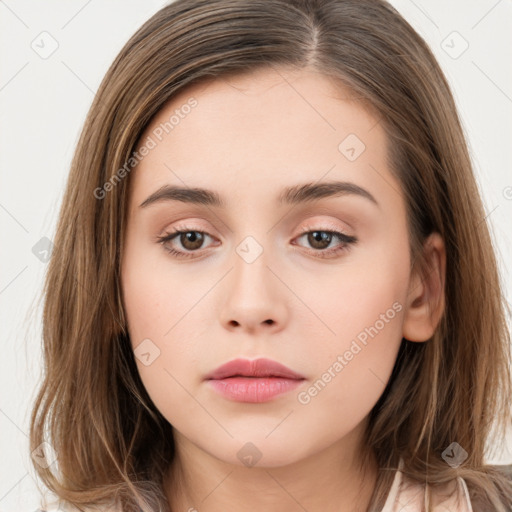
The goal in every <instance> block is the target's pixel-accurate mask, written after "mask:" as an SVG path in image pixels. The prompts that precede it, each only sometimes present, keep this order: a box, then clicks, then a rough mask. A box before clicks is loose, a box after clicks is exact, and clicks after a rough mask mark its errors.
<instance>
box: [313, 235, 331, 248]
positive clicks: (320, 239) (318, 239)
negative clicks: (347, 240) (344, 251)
mask: <svg viewBox="0 0 512 512" xmlns="http://www.w3.org/2000/svg"><path fill="white" fill-rule="evenodd" d="M307 235H308V243H309V244H311V247H313V248H314V249H327V247H329V244H330V243H331V240H332V238H333V237H332V234H331V233H329V232H327V231H310V232H309V233H307Z"/></svg>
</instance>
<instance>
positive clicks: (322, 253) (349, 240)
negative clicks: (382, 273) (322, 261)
mask: <svg viewBox="0 0 512 512" xmlns="http://www.w3.org/2000/svg"><path fill="white" fill-rule="evenodd" d="M315 232H319V233H328V234H329V235H334V237H336V238H338V239H339V240H340V241H341V242H342V244H341V246H340V247H338V248H336V249H317V250H315V249H312V250H311V251H313V252H314V253H315V254H316V255H318V256H319V257H320V258H331V257H335V256H337V255H338V254H341V253H343V252H345V251H348V250H349V249H350V246H351V245H353V244H355V243H356V242H357V238H356V237H354V236H351V235H346V234H345V233H341V232H339V231H333V230H332V229H322V228H315V229H308V230H307V231H303V232H302V233H301V234H300V235H298V237H296V238H301V237H303V236H305V235H308V234H310V233H315ZM184 233H201V234H202V235H207V236H210V235H208V233H206V232H204V231H200V230H197V229H193V228H187V227H186V226H183V227H182V228H180V229H175V230H173V231H172V232H171V233H166V234H165V235H164V236H160V237H158V238H157V242H158V243H160V244H162V246H163V248H164V250H165V251H166V252H168V253H169V254H170V255H171V256H173V257H176V258H195V257H197V256H195V253H196V252H198V251H192V252H183V251H177V250H176V249H173V248H170V247H167V246H166V245H165V244H166V243H167V242H170V241H172V240H173V239H174V238H176V237H178V236H179V235H182V234H184Z"/></svg>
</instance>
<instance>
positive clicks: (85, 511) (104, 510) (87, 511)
mask: <svg viewBox="0 0 512 512" xmlns="http://www.w3.org/2000/svg"><path fill="white" fill-rule="evenodd" d="M35 512H120V510H119V508H116V507H107V506H104V507H95V508H89V507H81V508H77V507H74V506H73V505H70V504H69V503H66V502H63V501H53V502H51V503H49V502H46V503H45V504H44V506H42V507H41V508H38V509H37V510H36V511H35Z"/></svg>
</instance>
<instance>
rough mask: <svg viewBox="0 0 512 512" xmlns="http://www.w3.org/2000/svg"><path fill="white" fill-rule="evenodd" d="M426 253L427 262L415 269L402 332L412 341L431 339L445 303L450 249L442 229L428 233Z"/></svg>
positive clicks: (410, 284)
mask: <svg viewBox="0 0 512 512" xmlns="http://www.w3.org/2000/svg"><path fill="white" fill-rule="evenodd" d="M423 253H424V257H425V261H426V263H427V264H426V266H425V268H422V269H421V270H416V269H413V272H412V275H411V279H410V283H409V290H408V295H407V302H406V308H405V314H404V323H403V328H402V329H403V331H402V336H403V337H404V338H405V339H407V340H409V341H419V342H421V341H427V340H429V339H430V338H431V337H432V335H433V334H434V331H435V329H436V327H437V325H438V323H439V321H440V320H441V317H442V314H443V311H444V307H445V301H444V285H445V272H446V250H445V246H444V242H443V239H442V237H441V235H440V234H439V233H432V234H431V235H429V236H428V238H427V239H426V241H425V243H424V245H423ZM419 268H421V265H419Z"/></svg>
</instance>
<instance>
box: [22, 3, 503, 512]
mask: <svg viewBox="0 0 512 512" xmlns="http://www.w3.org/2000/svg"><path fill="white" fill-rule="evenodd" d="M270 66H272V67H274V68H275V69H279V67H280V66H283V67H292V68H294V69H301V68H305V67H308V68H310V69H314V70H316V71H317V72H320V73H322V74H323V75H324V76H326V77H330V78H332V79H334V80H337V81H339V83H340V84H343V85H344V86H345V87H348V88H349V89H350V90H351V91H352V92H353V93H354V94H355V96H356V97H357V98H358V99H359V100H360V101H361V102H362V104H364V105H365V106H367V107H368V108H372V109H373V110H374V112H377V113H378V116H379V119H380V122H381V123H382V126H383V127H385V130H386V133H387V136H388V141H389V158H390V165H391V168H392V170H393V172H394V173H395V174H396V176H397V178H398V179H399V182H400V183H401V185H402V188H403V191H404V194H405V197H406V199H407V212H408V223H409V232H410V233H409V234H410V241H411V254H412V256H413V260H412V261H413V262H414V263H415V265H418V268H423V267H424V261H423V260H422V242H423V241H424V240H425V237H426V236H427V235H428V234H429V233H431V232H433V231H436V232H438V233H440V234H441V236H442V238H443V239H444V242H445V246H446V253H447V268H446V281H445V304H446V306H445V312H444V315H443V317H442V319H441V321H440V323H439V325H438V328H437V330H436V332H435V334H434V336H433V337H432V339H431V340H429V341H428V342H426V343H411V342H409V341H408V340H405V339H403V340H402V344H401V348H400V351H399V355H398V358H397V361H396V364H395V367H394V370H393V374H392V377H391V379H390V381H389V383H388V385H387V387H386V389H385V391H384V393H383V395H382V396H381V398H380V399H379V401H378V403H377V404H376V405H375V407H374V408H373V410H372V411H371V413H370V422H369V426H368V430H367V444H368V446H369V447H370V448H371V449H373V451H374V453H375V455H376V457H377V461H378V464H379V468H380V474H379V478H378V481H377V486H376V488H375V491H374V494H373V497H372V504H371V506H370V510H372V511H374V510H380V507H381V506H382V505H383V503H384V501H385V498H386V493H387V492H388V490H389V487H390V483H391V478H392V477H393V471H390V470H393V469H396V468H397V466H398V461H399V459H400V458H401V459H403V461H404V473H405V474H407V475H408V476H409V477H411V478H414V479H417V480H418V481H420V482H427V483H428V484H430V485H431V486H435V485H436V484H441V483H444V482H447V481H449V480H451V479H452V478H454V477H456V476H461V477H463V478H464V479H465V480H466V482H467V483H468V488H469V490H470V496H471V498H472V502H473V504H474V506H477V505H478V508H476V510H496V511H501V512H505V511H510V510H511V508H512V486H511V484H510V483H509V482H508V481H507V480H506V478H505V477H504V476H503V475H502V474H501V473H500V472H499V471H498V470H497V469H496V468H494V467H493V466H489V465H486V464H485V463H484V457H485V456H486V454H487V449H488V448H489V446H488V443H489V442H491V441H492V437H491V434H496V435H497V434H503V432H504V429H505V428H506V426H507V425H509V424H510V419H511V418H510V415H511V413H510V402H511V396H512V394H511V379H510V369H509V368H510V333H509V332H508V330H507V324H506V316H505V313H506V311H505V301H504V300H503V294H502V288H501V284H500V279H499V274H498V271H497V264H496V259H495V254H494V250H493V245H492V240H491V237H490V233H489V228H488V226H487V224H486V221H485V217H486V214H485V212H484V208H483V206H482V201H481V199H480V196H479V193H478V188H477V185H476V182H475V178H474V175H473V170H472V164H471V161H470V158H469V155H468V150H467V145H466V141H465V138H464V135H463V130H462V128H461V123H460V120H459V117H458V114H457V111H456V107H455V104H454V100H453V97H452V94H451V91H450V88H449V85H448V83H447V80H446V78H445V76H444V75H443V72H442V71H441V69H440V67H439V65H438V63H437V62H436V60H435V58H434V56H433V54H432V52H431V51H430V49H429V47H428V46H427V44H426V43H425V42H424V40H423V39H422V38H421V37H420V36H419V35H418V34H417V33H416V32H415V31H414V30H413V28H412V27H411V26H410V25H409V24H408V23H407V22H406V21H405V20H404V19H403V18H402V17H401V16H400V14H399V13H398V12H397V11H396V10H395V9H394V8H393V7H391V6H390V5H388V4H387V3H385V1H384V0H251V1H247V0H177V1H175V2H173V3H171V4H169V5H168V6H166V7H164V8H163V9H161V10H160V11H158V12H157V13H156V14H155V15H154V16H153V17H152V18H151V19H150V20H149V21H147V22H146V23H145V24H144V25H143V26H142V27H141V28H140V29H139V30H138V31H137V32H136V33H135V34H134V35H133V36H132V38H131V39H130V40H129V41H128V42H127V43H126V45H125V46H124V47H123V49H122V50H121V52H120V53H119V55H118V56H117V58H116V59H115V61H114V62H113V64H112V66H111V67H110V69H109V70H108V72H107V74H106V76H105V78H104V80H103V82H102V83H101V85H100V87H99V90H98V92H97V94H96V96H95V98H94V101H93V104H92V106H91V108H90V111H89V114H88V117H87V119H86V122H85V126H84V128H83V131H82V134H81V137H80V140H79V142H78V146H77V148H76V153H75V155H74V159H73V162H72V165H71V171H70V175H69V179H68V183H67V189H66V192H65V196H64V201H63V204H62V208H61V211H60V218H59V223H58V228H57V233H56V237H55V240H54V243H55V247H54V251H53V255H52V258H51V261H50V263H49V268H48V273H47V277H46V282H45V290H44V292H45V295H44V297H45V305H44V316H43V357H44V364H45V368H44V370H45V376H44V380H43V382H42V384H41V387H40V390H39V393H38V396H37V399H36V401H35V404H34V408H33V411H32V417H31V431H30V441H31V450H34V449H36V448H37V447H38V446H39V445H40V444H41V443H43V442H44V441H47V442H48V443H49V444H50V445H51V446H52V447H53V449H54V450H55V452H56V454H57V456H58V458H57V461H56V463H55V464H53V465H51V466H49V467H47V468H45V467H43V466H44V465H43V466H42V465H40V464H34V466H35V469H36V471H37V473H38V475H39V477H40V478H41V479H42V481H43V482H44V484H45V485H46V487H47V488H48V489H50V490H51V491H53V492H54V493H56V494H57V496H58V497H60V498H61V499H62V500H65V501H69V502H70V503H72V504H74V505H76V506H88V505H93V504H101V503H107V502H112V503H113V502H114V501H117V502H118V503H119V504H121V505H122V507H123V508H122V509H123V511H134V510H139V507H143V508H144V510H146V508H145V507H149V508H148V510H150V509H151V510H159V509H160V510H169V508H168V507H169V506H168V504H167V502H166V499H165V496H164V493H163V491H162V479H163V475H164V472H165V471H166V470H167V469H168V467H169V464H170V461H171V460H172V457H173V456H174V443H173V437H172V427H171V425H170V424H169V423H168V421H167V420H166V419H165V418H164V417H163V416H162V415H161V414H160V412H159V411H158V410H157V408H156V407H155V406H154V404H153V403H152V402H151V399H150V398H149V396H148V394H147V392H146V391H145V389H144V386H143V385H142V382H141V380H140V378H139V375H138V372H137V367H136V364H135V361H134V355H133V351H132V349H131V346H130V340H129V336H128V332H127V328H126V321H125V315H124V311H123V303H122V290H121V283H120V261H121V255H122V251H123V240H124V232H125V225H126V205H127V199H128V195H127V193H128V185H129V183H130V171H131V167H130V165H131V166H133V162H132V161H130V158H131V159H133V152H134V150H135V149H136V148H137V145H138V144H139V143H140V137H141V135H142V134H143V132H144V130H145V128H147V126H148V124H149V123H150V121H151V120H152V118H153V117H154V115H155V114H156V113H157V112H158V111H159V110H160V109H161V108H162V106H163V105H164V104H165V103H166V102H167V101H168V100H169V99H171V98H172V97H173V96H174V95H176V93H178V91H182V90H183V89H184V88H185V87H187V85H189V84H192V83H196V82H198V81H201V80H206V79H215V78H216V77H222V76H226V75H227V74H241V73H246V72H251V71H254V70H257V69H261V68H265V67H267V68H268V67H270ZM127 162H131V164H130V165H128V167H127ZM122 168H124V172H121V171H120V169H122ZM107 183H110V186H108V185H106V184H107ZM424 271H427V272H428V269H427V268H425V269H424ZM494 420H496V422H495V423H493V422H494ZM493 427H495V428H493ZM452 442H457V443H458V444H459V445H460V446H461V447H463V448H464V450H465V451H466V452H467V454H468V457H467V459H466V460H465V461H464V463H463V464H462V465H460V466H459V467H458V468H453V467H451V466H450V465H448V464H447V463H446V462H445V461H444V460H443V458H442V452H443V451H444V450H445V449H446V448H447V447H448V446H449V445H450V444H451V443H452ZM429 508H430V507H429Z"/></svg>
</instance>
